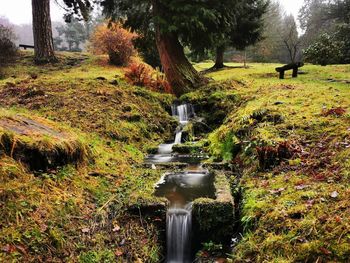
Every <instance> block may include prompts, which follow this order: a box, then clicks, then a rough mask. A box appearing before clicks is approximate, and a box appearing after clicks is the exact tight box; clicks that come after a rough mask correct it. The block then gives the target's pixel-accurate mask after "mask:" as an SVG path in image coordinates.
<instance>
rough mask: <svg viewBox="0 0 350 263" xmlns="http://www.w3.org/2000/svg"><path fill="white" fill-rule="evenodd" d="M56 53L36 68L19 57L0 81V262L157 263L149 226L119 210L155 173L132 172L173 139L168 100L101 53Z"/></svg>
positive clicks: (146, 186)
mask: <svg viewBox="0 0 350 263" xmlns="http://www.w3.org/2000/svg"><path fill="white" fill-rule="evenodd" d="M59 57H60V63H58V64H54V65H47V66H45V67H38V66H35V65H33V63H32V62H31V61H32V55H31V53H30V52H24V53H22V54H21V57H20V59H19V61H18V62H17V64H14V65H12V66H11V67H9V68H7V69H6V78H5V79H2V80H0V107H1V110H0V126H1V128H0V142H1V143H0V207H1V216H0V226H1V227H0V261H1V262H12V261H14V262H16V261H20V262H77V261H80V262H114V261H115V260H118V261H122V262H125V261H127V262H131V261H137V260H143V261H144V260H146V259H147V260H148V259H152V261H153V262H156V261H157V260H158V257H159V255H160V253H159V249H160V248H159V246H158V243H157V235H156V233H157V231H156V229H155V228H154V226H152V224H149V225H148V227H147V229H145V228H144V227H143V225H144V224H145V223H144V222H143V221H142V220H141V221H140V218H139V217H138V216H137V217H132V216H130V215H126V214H125V213H124V210H125V207H126V205H127V204H128V203H129V202H130V201H131V200H132V199H133V198H134V196H135V198H136V197H137V196H138V195H139V193H142V195H143V196H145V198H146V197H147V193H148V192H149V193H151V192H152V191H153V183H154V181H156V180H158V178H159V177H160V175H159V174H158V172H157V171H150V170H145V169H141V168H137V167H136V166H137V164H140V163H141V162H142V161H143V157H144V154H143V153H144V152H145V149H147V148H148V147H150V146H154V145H157V144H159V143H160V142H162V141H164V140H166V139H168V138H170V137H172V134H171V133H172V131H173V129H174V128H173V125H176V121H175V120H173V119H172V117H171V116H170V114H169V113H168V112H167V111H166V109H167V110H169V111H171V110H170V105H171V103H172V100H173V97H172V96H171V95H166V94H160V93H155V92H151V91H149V90H147V89H145V88H139V87H134V86H131V85H129V84H128V83H126V81H125V80H124V71H123V69H122V68H115V67H112V66H109V65H108V64H107V63H106V61H107V60H106V58H104V57H90V56H87V55H83V54H72V53H71V54H69V53H67V54H65V53H62V54H60V55H59ZM74 152H79V153H82V155H81V158H80V157H79V158H75V159H74V158H73V157H72V158H71V157H70V156H75V155H74ZM33 153H37V154H38V155H37V158H29V155H33ZM71 153H73V155H72V154H71ZM35 159H36V160H35ZM38 159H41V160H44V161H43V162H41V163H40V164H41V165H38V162H37V160H38ZM62 160H66V161H62ZM147 191H148V192H147Z"/></svg>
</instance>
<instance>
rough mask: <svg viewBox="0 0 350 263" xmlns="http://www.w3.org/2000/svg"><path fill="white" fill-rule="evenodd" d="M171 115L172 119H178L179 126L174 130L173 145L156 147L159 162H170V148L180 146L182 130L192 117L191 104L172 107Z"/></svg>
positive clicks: (167, 144)
mask: <svg viewBox="0 0 350 263" xmlns="http://www.w3.org/2000/svg"><path fill="white" fill-rule="evenodd" d="M171 110H172V114H173V116H174V117H178V118H179V122H180V126H179V127H178V128H177V129H176V134H175V139H174V142H173V143H166V144H161V145H159V147H158V154H159V155H160V156H158V157H159V158H158V159H159V160H161V161H170V160H171V156H170V155H171V153H172V148H173V146H174V145H175V144H180V143H181V140H182V130H183V127H184V125H185V124H187V123H188V120H189V119H190V118H191V117H193V116H194V111H193V107H192V105H191V104H182V105H178V106H177V105H173V106H172V108H171Z"/></svg>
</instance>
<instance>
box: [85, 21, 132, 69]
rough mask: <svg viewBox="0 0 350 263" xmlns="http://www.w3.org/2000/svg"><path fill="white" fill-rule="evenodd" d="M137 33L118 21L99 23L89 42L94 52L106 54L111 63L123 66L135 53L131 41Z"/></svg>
mask: <svg viewBox="0 0 350 263" xmlns="http://www.w3.org/2000/svg"><path fill="white" fill-rule="evenodd" d="M136 37H137V34H135V33H132V32H130V31H128V30H126V29H124V28H123V27H122V26H121V25H120V24H119V23H111V24H110V25H108V26H107V25H106V24H103V25H100V26H98V27H97V28H96V30H95V32H94V33H93V35H92V37H91V39H90V42H91V50H92V52H93V53H94V54H100V55H101V54H108V56H109V61H110V63H111V64H113V65H116V66H125V65H127V64H128V63H129V62H130V58H131V56H133V55H135V54H136V50H135V48H134V46H133V43H132V41H133V40H134V39H135V38H136Z"/></svg>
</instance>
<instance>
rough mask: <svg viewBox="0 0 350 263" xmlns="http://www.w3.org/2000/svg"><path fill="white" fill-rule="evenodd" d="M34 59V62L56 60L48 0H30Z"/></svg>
mask: <svg viewBox="0 0 350 263" xmlns="http://www.w3.org/2000/svg"><path fill="white" fill-rule="evenodd" d="M32 13H33V35H34V60H35V62H36V63H38V64H41V63H49V62H56V61H57V59H56V57H55V53H54V47H53V38H52V27H51V17H50V0H32Z"/></svg>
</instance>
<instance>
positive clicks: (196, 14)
mask: <svg viewBox="0 0 350 263" xmlns="http://www.w3.org/2000/svg"><path fill="white" fill-rule="evenodd" d="M64 1H65V2H66V4H68V6H69V7H71V9H72V10H73V11H72V12H73V13H78V14H80V15H81V16H84V12H85V11H84V12H81V11H80V13H79V9H80V10H81V7H80V5H81V4H84V2H85V3H86V2H88V1H82V0H80V1H78V0H64ZM236 2H237V1H236V0H223V1H212V0H205V1H188V0H187V1H186V0H152V1H151V0H134V1H131V0H101V1H100V3H101V4H102V6H103V7H104V13H105V14H106V15H107V16H108V17H110V18H114V19H120V18H121V17H122V18H124V19H123V20H124V24H125V25H126V26H128V27H130V28H131V29H132V30H135V31H137V32H138V33H142V32H154V34H155V40H156V44H157V49H158V52H159V55H160V60H161V64H162V67H163V70H164V72H165V74H166V76H167V79H168V81H169V82H170V84H171V86H172V88H173V90H174V92H175V93H176V94H177V95H181V94H183V93H184V92H187V91H190V90H191V89H193V88H196V87H198V86H199V85H201V84H203V83H205V81H206V79H204V78H203V76H202V75H201V74H199V73H198V72H197V71H196V70H195V69H194V67H193V66H192V65H191V63H190V62H189V61H188V59H187V58H186V56H185V54H184V49H183V44H185V45H188V46H192V47H193V46H201V47H202V48H203V49H204V48H210V47H212V46H214V43H215V42H216V41H217V38H216V36H217V35H220V34H224V32H226V31H227V27H229V26H231V23H230V21H232V20H233V19H232V18H231V16H232V12H231V10H230V9H229V8H227V7H228V6H229V7H235V3H236ZM90 7H91V3H89V4H88V5H86V9H87V10H88V9H89V8H90Z"/></svg>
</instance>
